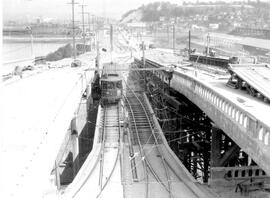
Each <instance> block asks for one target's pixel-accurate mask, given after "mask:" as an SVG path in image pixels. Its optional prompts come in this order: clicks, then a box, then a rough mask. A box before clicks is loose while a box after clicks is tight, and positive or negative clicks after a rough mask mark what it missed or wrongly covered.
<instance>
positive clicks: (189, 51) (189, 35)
mask: <svg viewBox="0 0 270 198" xmlns="http://www.w3.org/2000/svg"><path fill="white" fill-rule="evenodd" d="M190 43H191V32H190V30H189V31H188V58H189V57H190V53H191V46H190Z"/></svg>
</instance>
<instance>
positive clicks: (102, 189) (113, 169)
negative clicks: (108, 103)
mask: <svg viewBox="0 0 270 198" xmlns="http://www.w3.org/2000/svg"><path fill="white" fill-rule="evenodd" d="M117 115H118V118H117V122H118V147H117V148H118V149H117V156H116V159H115V161H114V165H113V168H112V170H111V172H110V174H109V177H108V178H107V180H106V182H105V184H104V185H103V187H102V188H101V190H100V192H99V194H98V195H97V198H98V197H100V195H101V194H102V192H103V191H104V189H105V188H106V186H107V184H108V183H109V181H110V179H111V177H112V174H113V173H114V171H115V168H116V164H117V162H118V159H119V156H120V131H121V129H120V126H121V125H120V115H119V103H118V104H117ZM102 177H103V175H102Z"/></svg>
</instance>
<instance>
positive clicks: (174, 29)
mask: <svg viewBox="0 0 270 198" xmlns="http://www.w3.org/2000/svg"><path fill="white" fill-rule="evenodd" d="M173 52H175V25H174V24H173Z"/></svg>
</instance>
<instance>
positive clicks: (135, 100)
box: [124, 82, 211, 198]
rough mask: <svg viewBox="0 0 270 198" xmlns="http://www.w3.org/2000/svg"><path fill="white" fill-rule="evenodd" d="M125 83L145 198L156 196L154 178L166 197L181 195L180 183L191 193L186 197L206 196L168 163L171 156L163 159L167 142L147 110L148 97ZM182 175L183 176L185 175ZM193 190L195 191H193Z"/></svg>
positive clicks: (132, 134) (132, 136) (132, 137)
mask: <svg viewBox="0 0 270 198" xmlns="http://www.w3.org/2000/svg"><path fill="white" fill-rule="evenodd" d="M124 83H125V84H126V94H125V96H124V99H125V103H126V107H127V108H128V114H129V122H130V123H129V124H130V126H129V128H130V131H131V132H130V133H131V139H132V144H133V145H137V146H138V148H139V153H140V156H141V159H142V164H143V168H144V170H143V172H144V178H145V181H144V182H145V185H146V186H145V194H144V197H146V198H147V197H152V196H153V194H152V193H151V192H152V186H151V183H153V179H154V183H158V184H159V185H160V186H161V187H162V188H163V189H164V190H165V192H167V193H166V196H165V197H169V198H174V197H181V196H182V195H179V194H176V193H175V192H177V190H176V189H175V187H176V186H175V184H176V183H179V184H180V183H181V185H182V186H183V188H184V189H185V190H184V191H185V192H186V191H189V193H187V197H192V198H193V197H194V198H199V197H205V196H204V195H203V194H200V191H198V189H197V187H195V185H190V184H189V182H188V181H185V179H186V178H187V177H186V176H183V177H184V179H182V177H181V176H179V175H178V174H179V173H177V171H176V170H175V168H174V167H173V166H172V165H171V162H170V160H169V159H170V157H171V156H170V157H169V156H166V157H165V156H164V155H165V153H164V151H163V149H162V147H163V144H164V142H163V141H164V140H163V139H162V137H161V136H160V135H159V131H158V127H156V126H155V124H154V123H155V122H154V120H153V115H152V114H151V113H150V112H152V111H150V110H149V109H148V105H147V103H146V101H145V99H144V98H145V97H144V96H143V94H142V92H140V91H136V92H134V91H133V89H135V90H136V87H134V86H133V84H132V83H134V82H132V83H127V82H124ZM149 148H150V149H149ZM166 155H167V154H166ZM169 155H171V154H169ZM156 156H158V158H159V159H158V161H157V160H153V157H156ZM157 163H159V164H160V165H159V168H157V167H158V166H157ZM184 174H185V173H184ZM184 174H183V175H184ZM180 175H182V173H181V174H180ZM151 176H152V178H151ZM151 179H152V181H151ZM194 187H195V188H196V189H193V188H194ZM183 196H185V195H184V194H183ZM162 197H163V196H162ZM210 197H211V196H210Z"/></svg>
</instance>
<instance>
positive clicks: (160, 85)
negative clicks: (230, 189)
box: [3, 42, 270, 198]
mask: <svg viewBox="0 0 270 198" xmlns="http://www.w3.org/2000/svg"><path fill="white" fill-rule="evenodd" d="M123 43H125V42H123ZM118 45H119V46H118V47H117V49H116V50H118V51H119V54H121V55H119V54H118V55H117V56H116V55H115V54H113V55H114V60H115V61H116V62H118V63H119V65H120V66H125V67H126V66H129V65H131V66H132V68H121V67H119V68H117V69H118V70H119V71H121V73H122V74H123V79H124V80H125V82H126V84H125V86H124V87H125V89H124V95H123V99H122V102H121V103H119V104H117V105H110V106H106V105H99V102H98V101H95V100H93V97H92V96H93V92H92V90H91V87H90V86H91V84H93V83H95V82H94V81H95V80H96V79H98V78H96V76H95V72H94V70H97V69H94V68H93V67H94V57H95V53H93V54H91V53H90V54H86V55H81V56H80V57H79V59H80V60H82V62H83V64H82V67H79V68H70V67H69V65H70V63H71V60H70V59H67V60H62V61H60V62H57V63H56V65H58V66H56V67H52V68H51V69H49V70H45V71H42V72H41V73H37V74H36V75H33V76H26V77H24V78H23V79H20V80H18V81H6V82H5V90H4V91H5V97H4V104H7V105H5V106H4V111H3V112H4V115H5V116H4V118H5V119H4V123H5V124H4V130H3V131H6V132H7V133H5V134H4V141H5V140H8V141H9V142H7V143H6V144H5V146H4V148H5V150H4V151H3V153H4V155H5V156H4V157H5V159H6V162H7V163H5V166H4V170H9V171H6V172H5V174H4V178H9V179H10V180H9V181H6V186H7V188H6V189H5V197H22V196H27V195H29V192H31V195H33V196H36V197H41V196H45V197H46V196H48V197H88V196H95V197H110V196H112V195H113V196H117V197H138V196H139V197H141V196H144V197H171V198H173V197H188V198H189V197H190V198H191V197H192V198H193V197H201V198H206V197H210V198H211V197H217V196H218V195H217V194H216V193H215V192H214V191H213V189H210V188H209V187H208V186H206V185H205V184H207V182H208V184H210V187H215V185H220V186H234V187H236V186H237V187H239V188H242V189H243V188H245V184H243V182H246V181H247V180H248V181H249V182H251V185H253V187H254V185H255V187H257V188H260V187H261V186H262V185H261V184H262V183H266V184H267V183H269V175H270V167H269V164H270V156H269V151H270V146H269V144H270V142H269V141H270V137H269V136H270V135H269V134H270V120H269V118H268V117H267V116H266V113H264V112H268V110H270V106H269V101H268V93H265V91H264V90H262V89H261V88H262V87H263V86H261V85H259V87H258V86H257V85H255V83H254V82H252V81H249V80H247V78H246V76H243V75H241V72H239V71H238V70H237V69H233V68H232V70H231V72H232V73H233V74H235V76H238V80H239V82H238V83H237V84H238V85H239V84H241V85H242V88H243V89H234V88H236V87H234V88H232V87H230V86H227V82H228V81H229V78H230V75H229V73H226V74H225V75H224V71H223V72H219V73H218V74H216V73H213V72H212V71H213V68H210V67H209V68H206V69H202V68H203V67H204V66H203V65H199V66H198V65H197V66H196V67H193V66H192V63H187V62H186V61H184V60H182V59H180V58H179V57H178V56H175V55H174V54H173V53H169V52H168V51H167V52H165V51H162V52H161V51H158V50H149V51H147V52H146V54H145V55H146V57H147V60H146V61H145V65H144V61H142V60H141V58H135V61H134V63H135V64H134V63H133V59H131V58H130V54H129V48H128V46H122V45H123V44H121V45H120V43H118ZM134 53H135V52H134ZM113 55H109V54H107V53H104V54H103V55H102V59H103V61H104V62H109V61H110V60H111V59H112V56H113ZM136 55H137V57H140V56H139V55H138V54H136ZM89 59H90V61H89ZM59 65H60V66H59ZM144 66H145V67H144ZM166 68H168V69H166ZM172 68H173V70H172ZM117 69H116V70H117ZM264 69H265V70H266V71H267V72H268V69H267V68H264ZM128 72H130V74H129V73H128ZM255 73H256V72H255ZM249 75H252V74H250V73H249ZM256 75H259V76H260V77H262V75H261V74H259V73H256ZM262 79H263V80H264V82H268V79H266V78H263V77H262V78H261V80H262ZM240 81H241V83H240ZM231 82H233V83H235V81H233V80H232V81H231ZM244 85H248V86H249V87H250V88H253V89H256V91H257V92H256V94H255V96H256V97H254V96H252V95H249V94H247V93H246V92H245V90H244V87H245V88H246V87H247V86H244ZM59 90H61V91H59ZM159 91H161V92H160V93H158V92H159ZM266 91H267V90H266ZM262 96H263V97H262ZM158 97H161V98H162V99H161V100H160V101H159V102H164V101H166V104H168V105H167V106H165V107H164V106H162V105H160V104H159V106H155V104H154V103H155V99H157V98H158ZM265 98H266V99H265ZM169 108H171V109H173V110H172V111H173V112H174V113H175V115H176V114H179V113H182V114H181V115H177V116H179V117H172V116H170V115H169V114H166V113H167V109H169ZM185 113H186V114H185ZM160 114H166V116H164V117H160V116H159V115H160ZM184 114H185V115H184ZM26 115H27V116H26ZM192 116H193V117H192ZM185 121H186V122H185ZM14 123H16V124H14ZM166 123H167V125H169V126H167V128H166V126H165V125H166ZM168 123H169V124H168ZM172 126H173V127H174V126H178V128H173V127H172ZM192 127H194V128H197V129H198V130H196V131H195V130H193V129H194V128H192ZM169 129H170V130H171V131H170V130H169ZM90 131H91V134H90ZM208 132H209V133H208ZM14 134H16V136H15V137H16V138H14ZM175 134H180V135H179V136H177V138H173V139H170V136H173V137H176V136H175ZM30 137H31V138H30ZM13 138H14V140H13ZM200 138H201V139H200ZM10 140H12V141H11V142H10ZM202 140H203V141H202ZM10 148H12V149H13V150H12V149H10ZM205 148H207V149H208V150H206V152H205V153H202V155H201V153H199V152H200V150H204V149H205ZM189 149H191V150H190V151H188V150H189ZM176 150H178V151H179V152H178V153H177V152H175V151H176ZM57 151H58V153H56V152H57ZM243 152H244V153H246V154H247V155H248V157H247V156H246V155H245V154H243ZM182 153H184V154H183V155H182ZM239 153H241V155H243V156H242V157H243V158H244V159H245V160H246V161H247V163H246V164H245V166H242V164H243V163H242V162H241V161H240V160H241V159H240V157H239V156H236V155H238V154H239ZM14 156H15V157H14ZM236 157H237V159H238V160H239V163H242V164H240V165H241V166H237V167H231V166H225V165H228V163H230V160H232V159H235V158H236ZM200 158H203V160H201V159H200ZM251 158H252V160H251ZM253 161H255V162H256V165H254V162H253ZM187 162H188V164H187ZM252 164H253V166H250V165H252ZM11 170H12V171H11ZM41 170H42V171H41ZM198 170H199V171H198ZM198 173H199V174H198ZM209 175H210V178H209V180H208V177H209ZM253 180H256V182H255V183H254V182H253ZM37 183H38V184H39V185H38V186H36V185H35V184H37ZM246 185H248V184H246ZM33 186H35V187H33ZM229 196H230V195H229ZM232 196H233V195H232ZM232 196H231V197H232Z"/></svg>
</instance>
